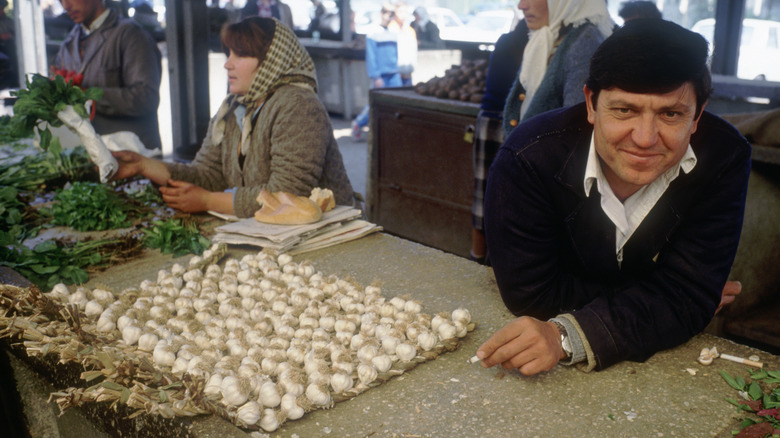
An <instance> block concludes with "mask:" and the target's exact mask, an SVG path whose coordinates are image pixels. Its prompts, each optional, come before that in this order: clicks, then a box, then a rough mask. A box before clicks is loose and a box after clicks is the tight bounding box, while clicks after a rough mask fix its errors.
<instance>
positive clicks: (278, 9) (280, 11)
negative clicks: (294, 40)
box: [241, 0, 294, 29]
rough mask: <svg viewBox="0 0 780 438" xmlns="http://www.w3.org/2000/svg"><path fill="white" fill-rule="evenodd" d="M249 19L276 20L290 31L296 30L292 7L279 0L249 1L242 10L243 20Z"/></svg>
mask: <svg viewBox="0 0 780 438" xmlns="http://www.w3.org/2000/svg"><path fill="white" fill-rule="evenodd" d="M247 17H265V18H276V19H277V20H279V21H281V22H282V23H283V24H285V25H286V26H287V27H289V28H290V29H294V27H293V18H292V10H291V9H290V6H288V5H287V4H285V3H283V2H281V1H279V0H247V1H246V5H244V8H243V9H242V10H241V18H242V19H244V18H247Z"/></svg>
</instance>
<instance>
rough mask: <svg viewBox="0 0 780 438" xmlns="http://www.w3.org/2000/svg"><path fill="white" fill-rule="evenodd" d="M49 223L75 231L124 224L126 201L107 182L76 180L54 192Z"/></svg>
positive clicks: (126, 223)
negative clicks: (67, 186)
mask: <svg viewBox="0 0 780 438" xmlns="http://www.w3.org/2000/svg"><path fill="white" fill-rule="evenodd" d="M54 201H55V202H54V205H53V206H52V208H51V214H52V224H53V225H64V226H68V227H71V228H73V229H75V230H78V231H102V230H113V229H117V228H126V227H129V226H130V225H131V223H130V220H129V219H128V215H127V213H128V209H129V208H130V204H128V203H127V202H126V201H125V200H124V199H123V198H122V197H121V196H120V195H119V194H118V193H117V192H116V191H115V190H114V188H113V187H111V186H107V185H103V184H98V183H93V182H84V181H78V182H75V183H73V185H72V186H71V187H70V188H69V189H63V190H60V191H59V192H57V194H56V195H54Z"/></svg>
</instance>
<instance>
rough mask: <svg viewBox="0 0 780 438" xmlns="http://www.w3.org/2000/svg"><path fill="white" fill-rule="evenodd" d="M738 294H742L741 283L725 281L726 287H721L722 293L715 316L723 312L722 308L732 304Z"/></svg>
mask: <svg viewBox="0 0 780 438" xmlns="http://www.w3.org/2000/svg"><path fill="white" fill-rule="evenodd" d="M740 292H742V283H740V282H738V281H727V282H726V285H725V286H723V292H721V295H720V304H718V308H717V309H716V310H715V314H716V315H717V314H718V312H720V311H721V310H723V307H724V306H727V305H729V304H731V303H733V302H734V300H735V299H736V298H737V295H739V293H740Z"/></svg>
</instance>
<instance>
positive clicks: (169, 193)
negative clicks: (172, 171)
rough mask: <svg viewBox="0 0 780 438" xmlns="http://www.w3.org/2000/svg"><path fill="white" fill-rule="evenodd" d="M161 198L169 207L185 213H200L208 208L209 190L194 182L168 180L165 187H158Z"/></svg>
mask: <svg viewBox="0 0 780 438" xmlns="http://www.w3.org/2000/svg"><path fill="white" fill-rule="evenodd" d="M160 193H161V194H162V198H163V200H164V201H165V203H166V204H168V206H169V207H172V208H175V209H176V210H180V211H183V212H185V213H200V212H203V211H206V210H209V205H208V201H209V196H210V194H211V192H209V191H208V190H206V189H204V188H202V187H200V186H196V185H195V184H192V183H188V182H184V181H177V180H173V179H170V180H168V186H167V187H160Z"/></svg>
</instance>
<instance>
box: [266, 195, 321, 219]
mask: <svg viewBox="0 0 780 438" xmlns="http://www.w3.org/2000/svg"><path fill="white" fill-rule="evenodd" d="M257 202H258V203H260V205H261V207H260V209H259V210H257V211H256V212H255V220H257V221H258V222H263V223H266V224H279V225H300V224H310V223H312V222H317V221H318V220H320V218H322V209H321V208H320V206H319V205H317V204H316V203H314V201H312V200H311V199H309V198H307V197H305V196H296V195H293V194H291V193H287V192H275V193H271V192H269V191H268V190H262V191H261V192H260V194H259V195H258V196H257Z"/></svg>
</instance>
